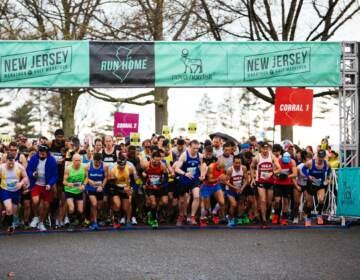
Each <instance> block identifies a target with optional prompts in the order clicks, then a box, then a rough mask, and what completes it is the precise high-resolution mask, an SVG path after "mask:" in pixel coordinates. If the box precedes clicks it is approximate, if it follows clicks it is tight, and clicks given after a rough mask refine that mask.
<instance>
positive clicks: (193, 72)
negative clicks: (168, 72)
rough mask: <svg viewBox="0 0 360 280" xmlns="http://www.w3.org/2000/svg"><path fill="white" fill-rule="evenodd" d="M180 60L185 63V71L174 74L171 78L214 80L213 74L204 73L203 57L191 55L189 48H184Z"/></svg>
mask: <svg viewBox="0 0 360 280" xmlns="http://www.w3.org/2000/svg"><path fill="white" fill-rule="evenodd" d="M180 61H181V62H182V63H183V64H184V72H183V73H181V74H176V75H172V76H171V80H177V81H179V80H180V81H181V80H183V81H194V80H195V81H196V80H212V74H206V73H204V69H203V61H202V59H201V58H195V57H191V56H190V52H189V50H188V49H182V51H181V55H180Z"/></svg>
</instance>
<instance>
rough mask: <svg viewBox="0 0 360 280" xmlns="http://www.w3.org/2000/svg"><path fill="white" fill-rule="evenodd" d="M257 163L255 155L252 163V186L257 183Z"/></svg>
mask: <svg viewBox="0 0 360 280" xmlns="http://www.w3.org/2000/svg"><path fill="white" fill-rule="evenodd" d="M256 165H257V158H256V157H254V158H253V159H252V161H251V164H250V184H251V185H252V186H254V185H255V178H256V169H255V166H256Z"/></svg>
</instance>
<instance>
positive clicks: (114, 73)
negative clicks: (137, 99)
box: [90, 42, 155, 87]
mask: <svg viewBox="0 0 360 280" xmlns="http://www.w3.org/2000/svg"><path fill="white" fill-rule="evenodd" d="M154 84H155V66H154V43H152V42H148V43H147V42H141V43H126V42H120V43H116V42H90V86H96V87H112V86H114V87H129V86H132V87H134V86H138V87H153V86H154Z"/></svg>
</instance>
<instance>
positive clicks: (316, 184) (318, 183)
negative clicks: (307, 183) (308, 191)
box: [312, 178, 321, 187]
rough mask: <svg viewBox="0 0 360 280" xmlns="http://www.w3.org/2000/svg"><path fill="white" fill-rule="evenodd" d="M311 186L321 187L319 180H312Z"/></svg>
mask: <svg viewBox="0 0 360 280" xmlns="http://www.w3.org/2000/svg"><path fill="white" fill-rule="evenodd" d="M312 184H313V185H314V186H317V187H320V186H321V178H319V179H314V181H313V182H312Z"/></svg>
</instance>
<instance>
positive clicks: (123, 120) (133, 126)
mask: <svg viewBox="0 0 360 280" xmlns="http://www.w3.org/2000/svg"><path fill="white" fill-rule="evenodd" d="M138 129H139V114H129V113H120V112H115V113H114V136H120V135H121V136H122V137H127V136H129V135H130V133H132V132H138Z"/></svg>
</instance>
